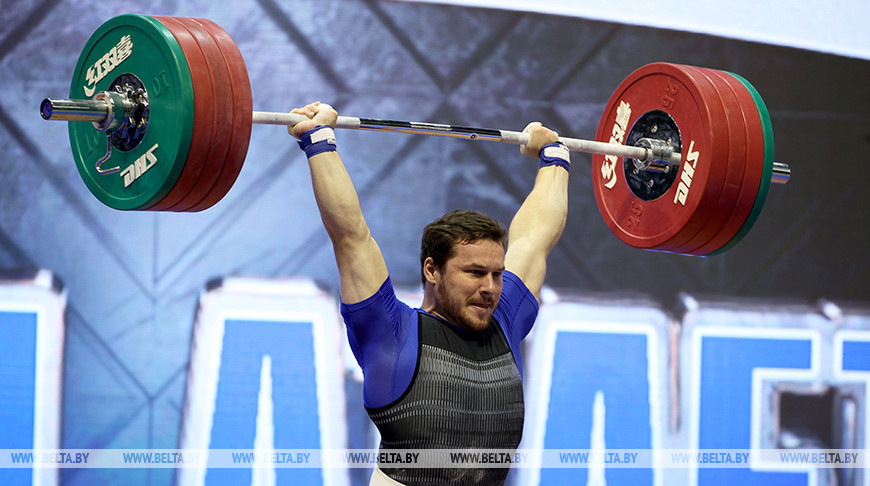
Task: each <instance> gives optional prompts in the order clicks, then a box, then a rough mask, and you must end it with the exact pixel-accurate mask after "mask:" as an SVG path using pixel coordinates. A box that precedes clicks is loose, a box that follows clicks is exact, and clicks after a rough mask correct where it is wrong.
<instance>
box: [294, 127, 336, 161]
mask: <svg viewBox="0 0 870 486" xmlns="http://www.w3.org/2000/svg"><path fill="white" fill-rule="evenodd" d="M299 148H301V149H302V150H304V151H305V155H306V156H308V158H309V159H310V158H311V157H314V156H315V155H317V154H322V153H324V152H335V149H336V143H335V132H334V131H333V130H332V127H330V126H327V125H317V126H316V127H314V128H312V129H311V130H308V131H307V132H305V133H303V134H302V136H301V137H300V138H299Z"/></svg>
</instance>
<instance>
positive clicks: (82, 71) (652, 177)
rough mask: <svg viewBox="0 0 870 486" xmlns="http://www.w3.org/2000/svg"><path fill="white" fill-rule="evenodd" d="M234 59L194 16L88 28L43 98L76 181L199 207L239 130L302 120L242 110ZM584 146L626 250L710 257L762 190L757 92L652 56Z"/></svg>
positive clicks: (735, 78) (243, 76)
mask: <svg viewBox="0 0 870 486" xmlns="http://www.w3.org/2000/svg"><path fill="white" fill-rule="evenodd" d="M252 105H253V103H252V95H251V86H250V81H249V79H248V74H247V71H246V68H245V63H244V59H243V58H242V55H241V53H240V52H239V49H238V47H237V46H236V44H235V43H234V42H233V40H232V38H231V37H230V36H229V34H227V32H226V31H225V30H224V29H222V28H221V27H220V26H218V25H217V24H215V23H214V22H211V21H209V20H206V19H201V18H187V17H150V16H144V15H121V16H118V17H114V18H112V19H109V20H108V21H106V22H105V23H104V24H103V25H101V26H100V27H99V28H98V29H97V30H96V32H95V33H94V34H93V35H92V36H91V37H90V39H89V40H88V41H87V43H86V44H85V47H84V49H83V50H82V53H81V55H80V57H79V59H78V62H77V64H76V68H75V72H74V75H73V79H72V83H71V85H70V96H69V99H45V100H43V101H42V103H41V106H40V112H41V115H42V117H43V118H44V119H46V120H65V121H70V122H89V123H70V124H69V134H70V144H71V148H72V152H73V158H74V159H75V163H76V167H77V169H78V171H79V174H80V175H81V177H82V179H83V181H84V182H85V185H86V186H87V187H88V189H89V190H90V191H91V192H92V193H93V194H94V195H95V196H96V197H97V198H98V199H99V200H100V201H101V202H103V203H104V204H106V205H107V206H109V207H112V208H115V209H119V210H148V211H179V212H193V211H202V210H205V209H207V208H209V207H211V206H213V205H214V204H216V203H217V202H218V201H220V200H221V199H222V198H223V197H224V196H225V195H226V194H227V192H228V191H229V190H230V188H231V187H232V185H233V183H234V182H235V180H236V178H237V177H238V175H239V172H240V171H241V168H242V165H243V163H244V159H245V155H246V153H247V149H248V144H249V142H250V134H251V127H252V125H253V124H271V125H288V126H292V125H294V124H296V123H298V122H299V121H300V120H302V119H303V117H302V115H297V114H291V113H272V112H261V111H253V107H252ZM336 128H344V129H360V130H374V131H386V132H399V133H411V134H425V135H437V136H447V137H455V138H462V139H468V140H488V141H499V142H507V143H514V144H524V143H526V142H527V141H528V135H527V134H524V133H521V132H515V131H507V130H495V129H486V128H474V127H463V126H454V125H443V124H435V123H423V122H408V121H395V120H380V119H371V118H355V117H347V116H340V117H338V120H337V123H336ZM561 140H562V141H563V142H564V143H565V144H566V145H567V146H568V148H569V149H570V150H573V151H580V152H587V153H591V154H593V155H592V180H593V187H594V192H595V198H596V202H597V204H598V208H599V210H600V212H601V215H602V217H603V218H604V220H605V222H606V223H607V225H608V227H609V228H610V230H611V231H612V232H613V233H614V234H615V235H616V236H617V237H618V238H619V239H620V240H622V241H623V242H625V243H627V244H629V245H631V246H634V247H637V248H642V249H647V250H657V251H666V252H673V253H681V254H691V255H710V254H714V253H718V252H722V251H725V250H727V249H729V248H731V247H732V246H734V245H735V244H736V243H737V242H739V241H740V240H741V239H742V238H743V236H744V235H745V234H746V232H748V231H749V229H750V228H751V227H752V225H753V224H754V222H755V220H756V219H757V217H758V214H759V212H760V211H761V207H762V206H763V204H764V201H765V199H766V196H767V192H768V188H769V185H770V184H771V183H779V184H784V183H786V182H787V181H788V179H789V177H790V174H791V170H790V168H789V167H788V166H787V165H786V164H781V163H777V162H774V161H773V130H772V127H771V123H770V116H769V114H768V111H767V108H766V107H765V105H764V102H763V101H762V99H761V96H760V95H759V93H758V91H757V90H756V89H755V88H754V87H753V86H752V85H751V84H750V83H749V82H748V81H747V80H746V79H744V78H742V77H741V76H739V75H737V74H733V73H729V72H724V71H718V70H714V69H708V68H701V67H694V66H687V65H681V64H669V63H653V64H648V65H646V66H643V67H641V68H639V69H637V70H636V71H634V72H633V73H631V74H630V75H629V76H628V77H627V78H626V79H625V80H624V81H623V82H622V83H620V85H619V87H618V88H617V89H616V91H615V92H614V93H613V95H612V96H611V98H610V100H609V101H608V103H607V105H606V107H605V110H604V113H603V115H602V117H601V121H600V123H599V125H598V130H597V133H596V140H581V139H574V138H561Z"/></svg>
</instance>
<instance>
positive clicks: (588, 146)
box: [252, 111, 650, 160]
mask: <svg viewBox="0 0 870 486" xmlns="http://www.w3.org/2000/svg"><path fill="white" fill-rule="evenodd" d="M305 119H306V118H305V117H304V116H303V115H298V114H295V113H274V112H264V111H255V112H254V115H253V119H252V120H253V123H259V124H265V125H288V126H289V125H295V124H296V123H299V122H300V121H303V120H305ZM335 127H336V128H349V129H356V130H373V131H381V132H391V133H411V134H418V135H436V136H441V137H454V138H462V139H466V140H488V141H494V142H505V143H512V144H516V145H525V144H526V143H528V141H529V135H528V134H527V133H522V132H512V131H507V130H495V129H490V128H475V127H464V126H456V125H441V124H437V123H422V122H409V121H397V120H379V119H375V118H354V117H346V116H339V117H338V119H337V120H336V123H335ZM559 140H561V141H562V143H564V144H565V145H566V146H567V147H568V149H569V150H574V151H577V152H588V153H594V154H602V155H615V156H617V157H626V158H632V159H637V160H646V159H647V157H649V156H650V155H649V151H648V150H647V149H645V148H643V147H631V146H627V145H619V144H612V143H605V142H595V141H592V140H580V139H576V138H564V137H562V138H560V139H559Z"/></svg>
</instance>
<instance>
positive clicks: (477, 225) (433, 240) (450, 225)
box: [420, 209, 507, 284]
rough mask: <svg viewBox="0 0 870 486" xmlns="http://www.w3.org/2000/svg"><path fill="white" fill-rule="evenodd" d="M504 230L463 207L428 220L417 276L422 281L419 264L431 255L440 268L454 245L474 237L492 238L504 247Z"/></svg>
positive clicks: (505, 241) (423, 277)
mask: <svg viewBox="0 0 870 486" xmlns="http://www.w3.org/2000/svg"><path fill="white" fill-rule="evenodd" d="M506 235H507V232H506V231H505V229H504V227H503V226H502V225H501V223H499V222H498V221H496V220H495V219H493V218H490V217H489V216H487V215H485V214H483V213H479V212H477V211H470V210H466V209H457V210H454V211H451V212H449V213H447V214H445V215H444V216H441V217H440V218H438V219H436V220H435V221H432V222H431V223H429V224H428V225H426V228H424V229H423V241H422V243H421V245H420V276H421V278H422V280H423V283H424V284H425V283H426V277H425V276H423V263H424V262H425V261H426V259H427V258H429V257H432V260H433V261H434V263H435V266H437V267H439V268H441V267H443V266H444V264H445V263H446V262H447V260H449V259H450V257H452V256H453V255H454V253H455V248H456V245H461V244H466V243H473V242H475V241H478V240H492V241H495V242H496V243H499V244H501V246H502V247H503V248H505V249H507V238H506Z"/></svg>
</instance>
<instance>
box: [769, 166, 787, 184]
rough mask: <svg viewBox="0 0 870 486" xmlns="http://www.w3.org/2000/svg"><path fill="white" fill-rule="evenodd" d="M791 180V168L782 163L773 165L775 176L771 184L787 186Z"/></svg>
mask: <svg viewBox="0 0 870 486" xmlns="http://www.w3.org/2000/svg"><path fill="white" fill-rule="evenodd" d="M789 179H791V167H789V166H788V164H784V163H782V162H774V163H773V175H772V176H771V178H770V183H771V184H785V183H787V182H788V181H789Z"/></svg>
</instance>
